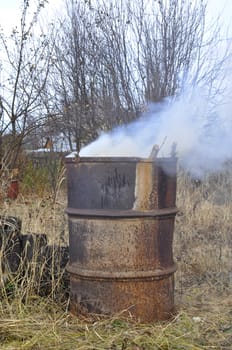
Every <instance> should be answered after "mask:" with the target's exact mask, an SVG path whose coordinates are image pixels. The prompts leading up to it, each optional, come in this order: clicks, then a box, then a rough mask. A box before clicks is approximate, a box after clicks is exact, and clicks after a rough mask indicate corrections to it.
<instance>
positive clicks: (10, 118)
mask: <svg viewBox="0 0 232 350" xmlns="http://www.w3.org/2000/svg"><path fill="white" fill-rule="evenodd" d="M45 4H46V0H38V1H37V6H36V9H35V11H34V13H33V15H32V17H30V10H31V6H32V5H31V3H30V1H29V0H24V1H23V4H22V13H21V20H20V25H19V28H18V27H15V28H14V29H13V30H12V33H11V35H10V37H7V36H6V35H4V33H3V32H1V33H0V42H1V45H2V47H3V50H4V53H3V54H4V56H3V65H2V81H1V82H0V84H1V85H0V97H1V106H2V111H3V116H2V121H3V122H2V128H1V130H0V133H1V137H2V136H3V135H4V134H6V133H7V134H8V135H9V137H8V140H9V142H8V146H7V149H6V150H5V152H4V156H5V157H4V159H1V162H2V163H3V162H7V163H8V165H9V166H10V167H14V165H15V163H16V162H17V158H18V155H19V151H20V148H21V146H22V144H23V140H24V138H25V136H26V135H27V134H28V133H29V132H30V130H31V128H34V127H37V126H38V123H41V122H42V120H43V117H44V116H43V110H42V107H41V106H42V103H41V97H42V92H43V90H44V88H45V86H46V82H47V78H48V73H49V69H50V66H51V64H52V46H53V45H54V43H53V42H52V41H51V40H49V39H48V36H47V34H44V33H43V31H42V30H41V29H40V28H39V25H38V18H39V15H40V12H41V10H42V8H43V7H44V6H45ZM29 119H30V123H28V121H29ZM32 120H33V121H34V122H33V123H32Z"/></svg>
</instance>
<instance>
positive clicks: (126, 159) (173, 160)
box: [65, 156, 177, 164]
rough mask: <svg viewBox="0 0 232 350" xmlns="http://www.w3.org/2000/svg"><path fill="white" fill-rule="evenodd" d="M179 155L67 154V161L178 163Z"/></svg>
mask: <svg viewBox="0 0 232 350" xmlns="http://www.w3.org/2000/svg"><path fill="white" fill-rule="evenodd" d="M176 162H177V157H157V158H155V159H151V158H145V157H126V156H115V157H114V156H111V157H108V156H100V157H92V156H91V157H87V156H85V157H79V156H67V157H65V163H67V164H68V163H157V164H160V163H161V164H164V163H176Z"/></svg>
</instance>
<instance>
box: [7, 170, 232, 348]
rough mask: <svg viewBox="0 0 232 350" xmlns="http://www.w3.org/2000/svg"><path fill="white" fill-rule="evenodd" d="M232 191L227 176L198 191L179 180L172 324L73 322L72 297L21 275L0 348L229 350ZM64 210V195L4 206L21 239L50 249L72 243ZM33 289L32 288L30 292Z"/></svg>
mask: <svg viewBox="0 0 232 350" xmlns="http://www.w3.org/2000/svg"><path fill="white" fill-rule="evenodd" d="M231 187H232V182H231V175H230V173H228V172H225V174H224V175H222V174H221V175H220V176H216V177H214V178H208V179H206V180H205V181H204V182H203V183H201V184H199V185H198V186H196V184H195V183H193V182H192V181H191V179H190V178H188V177H187V176H186V175H185V174H180V175H179V177H178V198H177V205H178V207H179V214H178V216H177V218H176V228H175V235H174V237H175V239H174V256H175V258H176V260H177V262H178V271H177V273H176V292H175V297H176V307H177V313H176V316H175V318H174V319H173V320H171V321H170V322H166V323H154V324H148V325H146V324H140V323H138V322H135V320H133V319H128V318H125V316H124V314H123V312H122V313H121V314H120V315H114V316H113V317H111V318H110V317H101V318H100V317H98V316H96V315H90V316H89V318H88V319H85V318H84V317H81V316H80V317H74V316H72V315H71V314H70V313H69V312H68V299H67V298H66V299H64V298H63V296H61V297H60V298H59V296H57V293H56V294H55V293H51V294H50V295H49V296H46V297H42V296H38V294H37V293H36V283H35V282H36V281H34V280H33V281H32V280H30V278H36V277H35V276H34V277H30V276H29V275H26V277H25V278H26V279H27V280H25V281H24V283H22V281H20V283H19V281H18V280H17V276H16V277H14V278H15V280H13V281H11V284H8V286H7V288H8V289H7V288H5V290H3V293H2V298H1V301H0V349H6V350H10V349H11V350H13V349H14V350H16V349H17V350H20V349H27V350H46V349H57V350H59V349H60V350H66V349H67V350H74V349H78V350H79V349H82V350H87V349H91V350H98V349H99V350H100V349H107V350H129V349H130V350H156V349H157V350H168V349H170V350H171V349H172V350H174V349H176V350H199V349H202V350H203V349H216V350H220V349H221V350H229V349H232V345H231V344H232V298H231V291H232V233H231V231H232V230H231V222H232V196H230V194H231V193H232V188H231ZM65 207H66V196H65V191H63V192H61V193H60V195H59V198H58V201H57V202H56V203H53V201H52V199H51V198H50V197H49V196H45V197H44V198H42V199H41V198H39V197H38V198H37V197H36V196H33V197H32V196H30V197H23V196H22V195H20V196H19V198H18V199H17V200H16V201H13V202H7V201H4V202H3V203H1V213H2V214H6V215H14V216H18V217H20V218H21V219H22V222H23V227H22V232H23V233H27V232H37V233H46V234H47V235H48V236H49V241H50V242H51V243H52V242H56V243H59V244H63V243H64V242H67V238H68V229H67V222H66V217H65V214H64V210H65ZM34 263H35V262H34ZM60 276H62V271H60ZM60 281H61V279H60V280H59V276H56V278H55V279H54V281H52V283H54V284H56V287H54V289H56V291H57V290H59V288H58V289H57V285H59V283H60ZM31 283H32V284H33V283H34V287H35V288H29V284H31ZM11 288H12V291H13V292H12V291H11ZM25 296H26V297H25Z"/></svg>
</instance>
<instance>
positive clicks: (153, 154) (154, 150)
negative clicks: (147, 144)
mask: <svg viewBox="0 0 232 350" xmlns="http://www.w3.org/2000/svg"><path fill="white" fill-rule="evenodd" d="M159 150H160V147H159V145H154V146H153V147H152V150H151V153H150V155H149V159H155V158H156V157H157V155H158V153H159Z"/></svg>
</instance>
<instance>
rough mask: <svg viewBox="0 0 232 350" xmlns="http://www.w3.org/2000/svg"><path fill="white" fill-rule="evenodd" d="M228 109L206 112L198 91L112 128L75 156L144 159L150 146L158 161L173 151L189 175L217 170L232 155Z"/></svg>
mask: <svg viewBox="0 0 232 350" xmlns="http://www.w3.org/2000/svg"><path fill="white" fill-rule="evenodd" d="M231 107H232V103H230V102H227V103H226V104H225V105H224V106H216V107H215V106H212V103H211V101H210V99H209V98H207V96H206V97H205V96H204V90H202V89H199V88H198V89H197V88H194V89H186V90H185V92H184V93H183V94H181V95H180V96H178V97H175V98H172V99H171V98H170V99H167V100H165V101H164V102H163V103H160V104H150V105H149V106H148V112H147V113H145V114H143V115H142V116H141V117H140V118H139V119H138V120H137V121H135V122H133V123H131V124H129V125H126V126H121V127H117V128H115V129H114V130H113V131H112V132H110V133H103V134H101V135H100V137H99V138H98V139H97V140H96V141H94V142H92V143H91V144H89V145H88V146H86V147H84V148H83V149H82V150H81V152H80V156H94V157H95V156H97V157H99V156H102V157H104V156H128V157H134V156H135V157H145V158H146V157H148V156H149V154H150V152H151V150H152V147H153V145H154V144H157V145H159V146H160V147H161V148H160V151H159V154H158V156H159V157H166V156H170V152H171V149H172V145H173V143H175V144H176V145H177V156H178V158H179V163H180V164H181V165H183V166H184V167H185V168H187V170H189V171H190V172H192V174H194V175H197V176H200V175H201V174H203V173H204V172H205V171H209V170H218V169H219V168H220V166H221V165H222V164H223V163H224V162H225V160H227V159H228V158H230V157H231V155H232V118H231V117H232V115H231V114H232V109H231Z"/></svg>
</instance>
